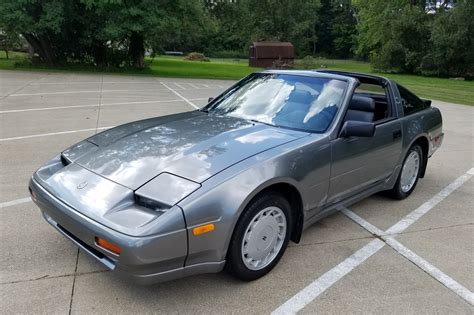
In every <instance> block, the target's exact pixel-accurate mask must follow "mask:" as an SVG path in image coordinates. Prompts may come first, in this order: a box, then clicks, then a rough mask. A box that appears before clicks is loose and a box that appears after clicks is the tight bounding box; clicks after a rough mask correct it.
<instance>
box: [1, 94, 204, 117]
mask: <svg viewBox="0 0 474 315" xmlns="http://www.w3.org/2000/svg"><path fill="white" fill-rule="evenodd" d="M189 100H190V101H204V100H207V98H191V99H189ZM182 101H183V100H182V99H179V100H161V101H143V102H121V103H106V104H100V106H118V105H129V104H130V105H134V104H154V103H173V102H182ZM85 107H99V104H86V105H71V106H56V107H41V108H26V109H12V110H4V111H0V114H11V113H22V112H34V111H42V110H57V109H70V108H85Z"/></svg>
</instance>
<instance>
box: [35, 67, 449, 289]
mask: <svg viewBox="0 0 474 315" xmlns="http://www.w3.org/2000/svg"><path fill="white" fill-rule="evenodd" d="M278 72H279V73H280V72H284V73H289V74H296V75H305V76H321V77H327V78H337V79H342V80H345V81H347V82H348V83H349V87H348V89H347V91H346V94H345V96H344V102H343V106H342V108H341V109H340V110H339V112H338V113H337V115H336V118H335V119H334V121H333V123H332V125H331V126H330V128H329V129H328V131H327V132H326V133H324V134H311V133H307V132H300V131H293V130H289V129H283V128H274V127H270V126H267V125H263V124H259V123H252V122H248V121H245V120H240V119H237V118H230V117H220V116H214V115H207V114H205V113H202V112H198V111H194V112H188V113H182V114H176V115H170V116H165V117H158V118H152V119H147V120H143V121H138V122H133V123H129V124H126V125H122V126H119V127H116V128H113V129H110V130H107V131H104V132H102V133H100V134H97V135H95V136H93V137H91V138H89V139H86V140H84V141H82V142H80V143H78V144H77V145H74V146H72V147H71V148H69V149H67V150H65V151H64V152H63V153H62V157H63V161H62V160H61V156H57V157H55V158H54V159H53V160H51V161H49V162H48V163H47V164H46V165H44V166H43V167H41V168H40V169H39V170H38V171H37V172H36V173H35V174H34V176H33V178H32V180H31V182H30V188H31V189H32V191H33V192H34V193H35V194H36V196H37V198H36V199H35V202H36V203H37V204H38V206H39V207H40V208H41V210H42V212H43V215H44V216H45V218H46V219H47V221H48V222H49V223H50V224H51V225H53V226H54V227H55V228H56V229H58V230H59V231H60V232H61V233H62V234H63V235H65V236H66V237H68V238H69V239H71V240H72V241H73V242H75V243H76V244H78V245H79V246H81V247H82V248H83V249H85V250H86V251H87V252H89V253H90V254H91V255H92V256H93V257H95V258H96V259H98V260H99V261H101V262H102V263H104V264H105V265H107V266H108V267H109V268H111V269H114V270H115V271H117V272H118V273H119V274H122V275H124V276H125V277H128V278H131V279H133V280H135V281H137V282H140V283H152V282H157V281H164V280H170V279H174V278H179V277H183V276H187V275H190V274H196V273H203V272H218V271H220V270H221V269H222V267H223V265H224V263H225V257H226V252H227V247H228V244H229V241H230V239H231V237H232V232H233V229H234V227H235V224H236V222H237V220H238V219H239V216H240V214H241V213H242V211H244V209H245V207H246V205H247V204H248V203H249V202H250V200H251V199H252V198H253V197H254V196H256V195H257V194H258V193H260V192H261V191H262V190H263V189H265V188H268V187H271V186H272V185H274V184H286V185H291V186H292V187H294V188H295V189H296V190H297V191H298V192H299V195H300V197H301V203H302V205H303V209H301V210H302V213H301V215H302V217H303V228H306V227H308V226H309V225H311V224H312V223H314V222H315V221H317V220H319V219H320V218H322V217H324V216H326V215H328V214H330V213H332V212H334V211H336V210H337V209H338V208H339V207H340V206H343V205H349V204H351V203H354V202H356V201H358V200H360V199H362V198H365V197H367V196H369V195H371V194H373V193H376V192H378V191H381V190H384V189H390V188H392V187H393V185H394V183H395V181H396V178H397V176H398V173H399V171H400V166H401V164H402V161H403V158H404V156H405V154H406V152H407V150H408V149H409V147H410V146H411V145H412V143H413V142H414V141H416V140H417V139H419V138H420V137H424V138H425V139H426V140H428V143H429V146H430V148H429V152H428V155H431V154H432V153H433V152H434V150H435V149H436V148H437V146H439V144H440V142H437V143H435V142H434V139H436V138H437V137H439V136H441V137H442V131H441V127H442V120H441V114H440V112H439V110H438V109H436V108H428V109H426V110H423V111H421V112H418V113H415V114H413V115H410V116H408V117H403V111H402V110H401V102H400V96H399V94H398V90H397V89H396V85H395V83H394V82H392V81H390V80H387V79H386V84H387V85H388V86H389V88H390V89H391V91H392V93H393V94H392V95H390V100H389V101H390V102H389V106H391V107H392V112H393V117H391V119H387V120H385V121H383V122H379V123H377V125H376V131H375V135H374V137H371V138H357V137H352V138H340V137H339V136H338V135H339V131H340V128H341V125H342V120H343V119H342V118H343V117H344V115H345V110H346V108H347V106H348V103H349V100H350V98H351V96H352V91H353V90H354V89H355V88H356V86H357V80H356V79H354V78H351V77H347V76H343V75H337V74H328V73H318V72H313V71H278ZM399 130H401V133H402V136H401V137H399V138H394V137H393V134H394V132H397V131H399ZM64 160H66V164H67V165H65V164H64V163H65V161H64ZM136 195H139V196H142V197H146V198H149V199H154V200H155V201H157V202H159V203H160V204H162V205H163V207H162V208H161V210H151V209H148V208H146V207H143V206H142V205H140V204H137V200H136ZM207 223H214V224H215V231H213V232H212V233H206V234H203V235H200V236H195V235H193V233H192V229H193V228H194V227H196V226H199V225H202V224H207ZM65 230H66V231H68V232H67V233H66V232H64V231H65ZM71 235H73V236H71ZM95 236H100V237H104V238H107V239H108V240H110V241H112V242H114V243H116V244H118V245H119V246H120V247H122V249H123V252H122V254H121V255H120V256H117V255H114V254H112V253H110V252H108V251H106V250H103V249H101V248H100V247H98V246H97V245H96V244H95V240H94V237H95ZM97 253H100V254H97Z"/></svg>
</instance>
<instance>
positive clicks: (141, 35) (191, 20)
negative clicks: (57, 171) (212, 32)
mask: <svg viewBox="0 0 474 315" xmlns="http://www.w3.org/2000/svg"><path fill="white" fill-rule="evenodd" d="M205 18H206V17H205V15H204V13H203V10H202V5H201V2H200V1H199V0H161V1H153V0H142V1H141V0H16V1H1V2H0V21H2V24H3V25H5V26H6V27H7V28H8V29H11V30H12V31H13V32H17V33H20V34H22V35H23V37H24V38H25V40H27V41H28V43H29V44H30V45H31V46H32V47H33V48H34V50H35V52H36V53H37V54H38V55H39V57H40V59H41V61H43V62H44V63H45V64H48V65H57V64H61V63H71V62H79V63H93V64H94V65H98V66H109V65H115V66H134V67H137V68H143V67H144V66H145V63H144V56H145V49H146V48H149V47H154V48H159V47H164V46H166V45H167V43H166V41H168V42H172V41H175V42H176V41H180V42H190V43H191V45H192V44H196V42H199V40H195V39H196V38H198V36H199V35H200V34H201V30H202V28H203V27H204V25H205V21H206V19H205Z"/></svg>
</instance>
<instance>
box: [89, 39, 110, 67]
mask: <svg viewBox="0 0 474 315" xmlns="http://www.w3.org/2000/svg"><path fill="white" fill-rule="evenodd" d="M92 51H93V54H94V62H95V64H96V66H97V67H99V68H104V67H106V66H107V48H106V47H105V45H104V44H103V43H95V44H94V45H93V47H92Z"/></svg>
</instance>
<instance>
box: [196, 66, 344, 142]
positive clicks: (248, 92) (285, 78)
mask: <svg viewBox="0 0 474 315" xmlns="http://www.w3.org/2000/svg"><path fill="white" fill-rule="evenodd" d="M346 87H347V83H346V82H345V81H342V80H335V79H327V78H320V77H308V76H298V75H288V74H272V73H257V74H254V75H252V76H250V77H248V78H246V79H244V80H243V81H241V82H240V83H239V84H237V85H236V86H235V87H234V88H233V89H231V90H230V91H228V92H227V93H226V94H224V95H222V96H221V97H219V98H217V99H216V100H215V101H214V102H212V103H211V104H210V105H209V106H207V107H206V108H205V110H206V111H208V112H209V113H214V114H218V115H227V116H232V117H237V118H242V119H247V120H252V121H258V122H261V123H265V124H270V125H274V126H279V127H285V128H292V129H299V130H306V131H311V132H318V133H320V132H324V131H326V129H327V128H328V127H329V125H330V124H331V122H332V120H333V118H334V116H335V115H336V113H337V110H338V108H339V106H340V103H341V100H342V97H343V95H344V91H345V89H346Z"/></svg>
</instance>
